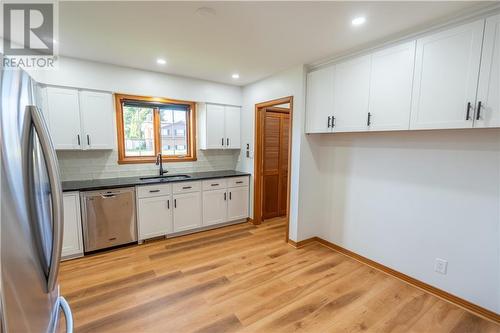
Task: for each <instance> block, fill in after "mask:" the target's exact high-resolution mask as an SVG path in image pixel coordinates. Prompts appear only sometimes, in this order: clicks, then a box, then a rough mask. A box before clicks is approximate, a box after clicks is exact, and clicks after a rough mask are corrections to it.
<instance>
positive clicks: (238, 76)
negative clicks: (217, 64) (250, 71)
mask: <svg viewBox="0 0 500 333" xmlns="http://www.w3.org/2000/svg"><path fill="white" fill-rule="evenodd" d="M231 77H232V78H233V79H235V80H236V79H239V78H240V74H238V73H234V74H233V75H231Z"/></svg>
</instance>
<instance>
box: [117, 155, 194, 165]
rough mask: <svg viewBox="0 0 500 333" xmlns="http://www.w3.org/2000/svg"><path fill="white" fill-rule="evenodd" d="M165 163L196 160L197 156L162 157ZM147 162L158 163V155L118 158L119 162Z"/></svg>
mask: <svg viewBox="0 0 500 333" xmlns="http://www.w3.org/2000/svg"><path fill="white" fill-rule="evenodd" d="M161 160H162V161H163V162H165V163H170V162H194V161H196V160H197V159H196V156H194V157H164V158H162V159H161ZM141 163H143V164H146V163H156V157H149V156H148V157H127V158H124V159H121V160H118V164H141Z"/></svg>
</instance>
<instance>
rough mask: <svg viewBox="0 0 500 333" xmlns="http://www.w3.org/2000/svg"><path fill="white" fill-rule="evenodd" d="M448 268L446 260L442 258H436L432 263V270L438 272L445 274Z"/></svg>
mask: <svg viewBox="0 0 500 333" xmlns="http://www.w3.org/2000/svg"><path fill="white" fill-rule="evenodd" d="M447 269H448V262H447V261H446V260H444V259H440V258H436V263H435V264H434V270H435V271H436V272H438V273H441V274H443V275H446V271H447Z"/></svg>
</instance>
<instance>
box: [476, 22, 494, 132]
mask: <svg viewBox="0 0 500 333" xmlns="http://www.w3.org/2000/svg"><path fill="white" fill-rule="evenodd" d="M479 103H481V104H479ZM499 126H500V15H496V16H493V17H489V18H487V19H486V27H485V31H484V44H483V53H482V59H481V70H480V74H479V87H478V92H477V103H476V113H475V115H474V127H499Z"/></svg>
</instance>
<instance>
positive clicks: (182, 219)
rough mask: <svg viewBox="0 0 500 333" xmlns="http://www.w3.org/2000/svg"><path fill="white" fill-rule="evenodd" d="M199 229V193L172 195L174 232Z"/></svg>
mask: <svg viewBox="0 0 500 333" xmlns="http://www.w3.org/2000/svg"><path fill="white" fill-rule="evenodd" d="M198 227H201V192H190V193H180V194H174V232H179V231H185V230H189V229H194V228H198Z"/></svg>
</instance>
